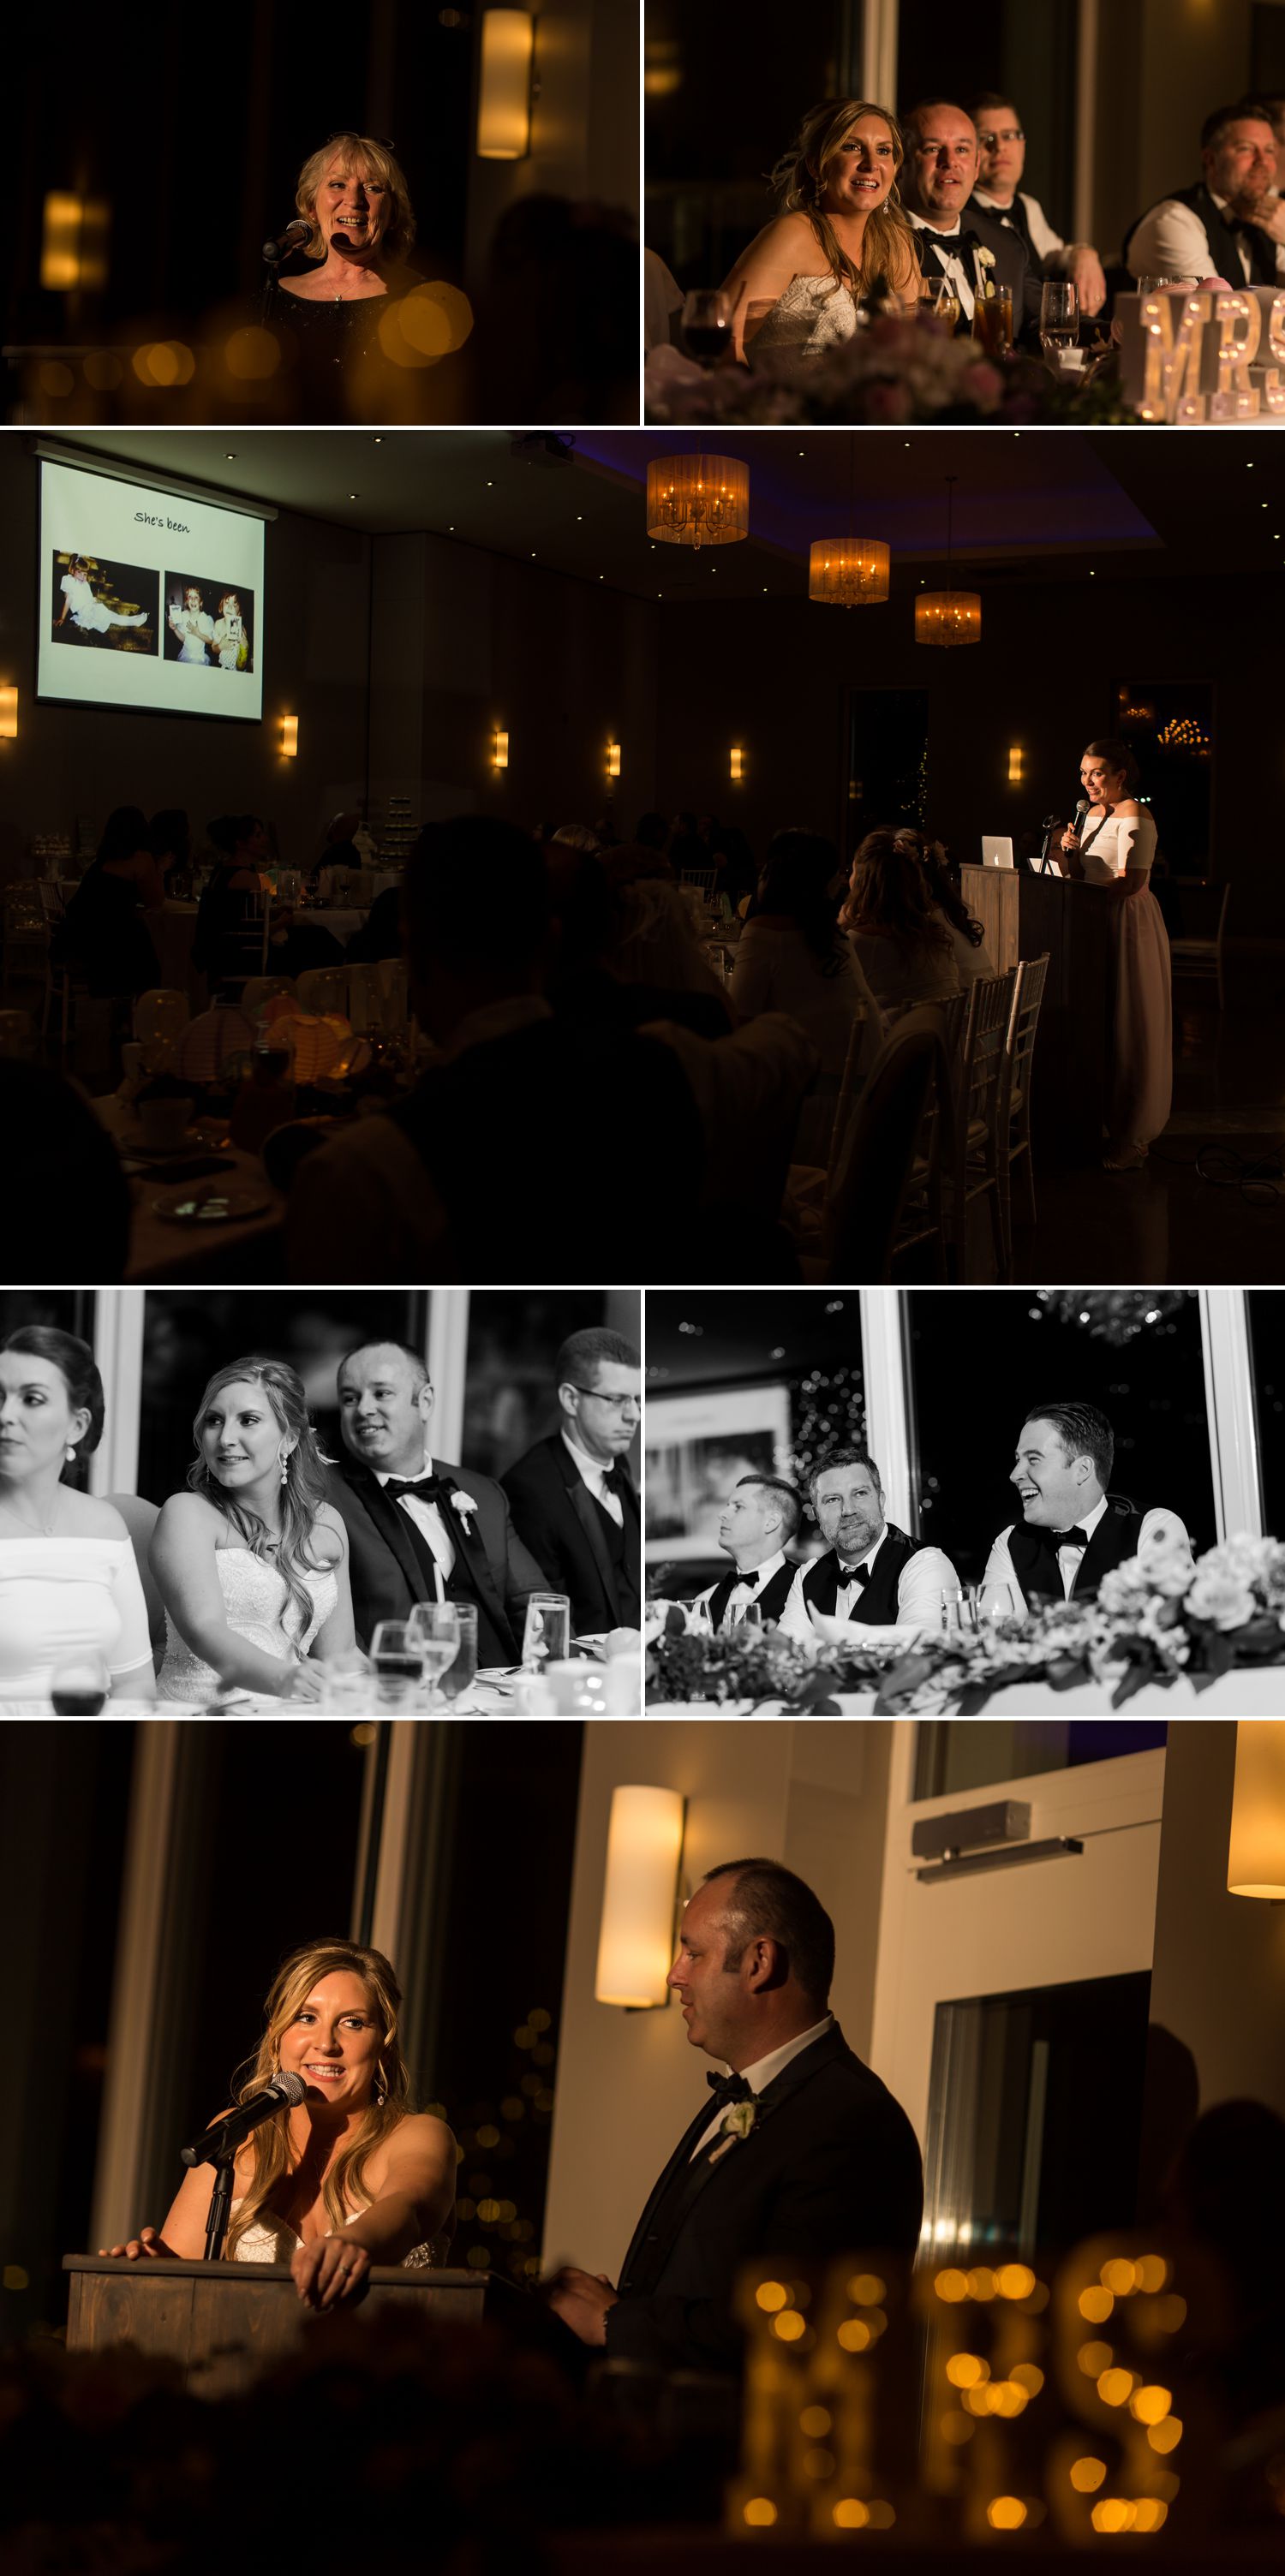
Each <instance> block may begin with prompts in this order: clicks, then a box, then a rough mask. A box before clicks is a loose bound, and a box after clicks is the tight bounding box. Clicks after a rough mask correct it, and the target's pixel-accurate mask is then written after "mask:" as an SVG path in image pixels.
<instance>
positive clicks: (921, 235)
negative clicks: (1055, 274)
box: [915, 197, 1044, 340]
mask: <svg viewBox="0 0 1285 2576" xmlns="http://www.w3.org/2000/svg"><path fill="white" fill-rule="evenodd" d="M959 221H960V230H961V232H965V233H975V234H976V236H977V239H978V240H979V242H981V243H983V244H984V246H985V248H986V249H987V250H989V251H993V252H994V254H995V265H994V267H993V269H992V270H991V272H990V274H991V277H992V279H993V281H994V283H995V285H996V286H1009V287H1011V288H1012V290H1013V337H1014V339H1015V340H1020V339H1022V338H1023V336H1024V335H1025V336H1027V338H1028V339H1029V338H1030V336H1031V335H1032V334H1033V335H1034V336H1035V337H1037V338H1038V334H1039V320H1040V288H1041V286H1042V285H1043V282H1044V281H1043V278H1042V277H1041V275H1040V273H1039V270H1038V269H1037V268H1035V267H1033V266H1032V264H1031V261H1030V260H1029V259H1028V257H1027V252H1026V244H1025V242H1024V241H1023V239H1022V236H1021V234H1020V233H1019V232H1018V231H1017V229H1016V227H1015V226H1014V225H1012V224H1002V223H1000V222H999V220H998V218H997V217H996V216H995V215H992V214H988V213H987V211H986V208H985V207H984V206H979V205H976V204H974V202H973V200H972V198H971V197H970V198H969V201H968V203H967V205H966V206H965V207H964V210H963V212H962V214H961V216H960V219H959ZM957 247H958V245H957V244H956V243H950V242H944V243H943V245H942V248H943V249H944V250H951V249H955V248H957ZM915 250H916V253H917V255H918V259H919V266H920V270H921V273H922V274H923V276H925V277H927V278H933V277H938V276H942V275H944V271H943V269H942V265H941V262H940V260H939V259H938V258H937V257H936V256H935V254H934V250H933V235H932V233H931V232H920V231H919V230H918V228H917V227H916V231H915ZM976 265H977V264H976V261H975V260H974V261H970V262H969V266H970V267H971V268H972V269H973V270H974V272H975V270H976ZM959 328H960V332H961V334H966V333H967V332H968V331H970V330H971V329H972V324H971V323H970V322H969V321H968V319H967V317H966V316H965V315H964V314H962V313H961V315H960V317H959Z"/></svg>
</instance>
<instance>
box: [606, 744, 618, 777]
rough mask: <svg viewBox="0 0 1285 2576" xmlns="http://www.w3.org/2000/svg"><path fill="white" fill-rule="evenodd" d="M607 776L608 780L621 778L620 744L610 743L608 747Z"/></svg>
mask: <svg viewBox="0 0 1285 2576" xmlns="http://www.w3.org/2000/svg"><path fill="white" fill-rule="evenodd" d="M607 776H608V778H619V776H620V745H619V743H618V742H609V743H608V745H607Z"/></svg>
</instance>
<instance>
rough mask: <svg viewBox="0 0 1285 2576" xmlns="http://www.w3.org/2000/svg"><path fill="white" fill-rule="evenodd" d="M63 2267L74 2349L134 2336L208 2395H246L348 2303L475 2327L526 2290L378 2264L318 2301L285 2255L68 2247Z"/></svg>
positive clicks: (477, 2275)
mask: <svg viewBox="0 0 1285 2576" xmlns="http://www.w3.org/2000/svg"><path fill="white" fill-rule="evenodd" d="M62 2268H63V2270H64V2272H66V2273H68V2274H69V2275H70V2300H69V2304H68V2312H67V2349H68V2351H69V2352H101V2351H103V2350H104V2348H105V2347H106V2346H107V2345H109V2344H120V2343H127V2344H130V2345H132V2346H133V2348H134V2350H135V2351H136V2352H146V2353H153V2354H155V2355H156V2356H157V2357H158V2358H159V2359H163V2360H167V2361H173V2362H177V2363H178V2364H179V2365H180V2367H181V2369H182V2372H183V2376H184V2380H185V2382H186V2384H187V2386H188V2387H189V2388H191V2389H192V2391H193V2393H194V2394H195V2395H196V2396H198V2397H235V2396H239V2395H240V2394H241V2393H242V2391H243V2390H245V2389H246V2388H249V2387H250V2386H252V2384H253V2382H254V2381H255V2380H256V2379H257V2378H258V2377H259V2376H260V2374H261V2373H262V2372H263V2371H265V2370H270V2369H271V2368H272V2367H273V2365H274V2364H275V2363H276V2362H278V2361H280V2360H282V2359H283V2358H284V2356H285V2355H286V2354H287V2353H291V2352H294V2351H297V2349H298V2347H299V2344H300V2342H301V2340H302V2338H303V2337H305V2336H307V2335H311V2334H316V2333H322V2334H324V2333H325V2330H326V2327H327V2325H328V2324H329V2322H330V2320H331V2318H332V2317H335V2316H338V2315H341V2314H343V2313H345V2312H346V2313H348V2314H349V2315H352V2314H359V2315H361V2316H367V2317H368V2316H390V2315H392V2316H396V2317H397V2318H399V2319H400V2318H405V2317H407V2316H413V2317H417V2318H418V2317H425V2318H431V2319H432V2320H433V2322H434V2324H439V2323H447V2324H450V2325H460V2326H472V2325H477V2324H479V2323H480V2321H481V2319H482V2317H483V2315H484V2314H488V2313H490V2314H493V2313H494V2310H495V2308H496V2307H497V2305H498V2304H499V2303H500V2302H501V2301H502V2300H505V2299H512V2298H515V2297H516V2296H517V2293H516V2292H515V2290H514V2289H513V2286H512V2284H511V2282H508V2281H505V2280H503V2279H498V2280H492V2279H491V2278H490V2276H489V2275H488V2274H487V2273H485V2272H433V2271H419V2270H415V2271H409V2272H408V2271H405V2270H404V2269H403V2268H402V2267H401V2266H400V2265H395V2264H374V2265H372V2267H371V2270H370V2272H369V2273H368V2274H367V2277H366V2287H365V2292H364V2295H363V2296H362V2297H360V2298H359V2299H358V2300H357V2301H356V2302H355V2303H354V2302H352V2301H345V2302H344V2303H343V2306H342V2308H327V2309H325V2310H317V2309H314V2308H306V2307H305V2306H304V2305H303V2303H302V2301H301V2300H300V2298H299V2296H298V2293H297V2291H296V2289H295V2286H294V2282H293V2281H292V2279H291V2277H290V2269H289V2265H288V2264H285V2263H181V2262H178V2261H175V2260H173V2259H171V2258H168V2257H166V2256H163V2255H158V2256H156V2257H154V2258H152V2259H150V2260H148V2259H144V2260H143V2261H141V2262H137V2263H131V2262H128V2261H127V2260H126V2259H125V2258H124V2257H123V2256H121V2257H119V2258H118V2259H117V2260H115V2261H113V2260H112V2258H111V2256H110V2255H105V2254H67V2255H65V2256H64V2257H63V2267H62Z"/></svg>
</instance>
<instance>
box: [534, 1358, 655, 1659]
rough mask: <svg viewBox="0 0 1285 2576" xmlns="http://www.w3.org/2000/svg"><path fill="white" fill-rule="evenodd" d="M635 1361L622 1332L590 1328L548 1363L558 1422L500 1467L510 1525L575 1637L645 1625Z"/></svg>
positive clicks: (638, 1381) (637, 1367)
mask: <svg viewBox="0 0 1285 2576" xmlns="http://www.w3.org/2000/svg"><path fill="white" fill-rule="evenodd" d="M641 1373H642V1360H641V1357H640V1355H639V1353H638V1352H637V1351H636V1350H635V1349H634V1346H633V1343H632V1342H627V1341H626V1340H625V1337H624V1335H623V1333H613V1332H609V1331H608V1330H607V1328H606V1327H605V1326H604V1325H598V1324H591V1325H587V1326H586V1327H585V1329H584V1330H583V1331H582V1332H579V1333H572V1334H571V1335H570V1336H569V1338H568V1339H567V1340H566V1341H565V1342H564V1343H563V1345H562V1348H561V1350H560V1351H559V1353H558V1356H557V1360H556V1361H555V1363H554V1374H555V1378H556V1382H557V1389H558V1411H559V1413H560V1415H561V1427H560V1429H559V1430H557V1431H553V1432H551V1433H550V1434H549V1436H548V1438H547V1439H545V1440H537V1442H536V1444H535V1447H534V1448H533V1449H528V1450H527V1452H526V1454H525V1456H524V1457H522V1458H519V1459H517V1460H516V1462H515V1464H514V1465H513V1466H512V1467H509V1468H507V1469H506V1471H505V1473H504V1475H503V1476H502V1477H501V1479H500V1482H501V1484H502V1485H503V1487H504V1490H505V1493H506V1494H507V1495H508V1498H509V1503H510V1506H511V1508H512V1512H513V1526H514V1528H515V1529H516V1531H517V1533H518V1536H519V1538H520V1539H522V1540H523V1542H524V1544H525V1545H526V1546H527V1547H529V1549H530V1551H531V1554H532V1555H533V1556H534V1557H536V1558H537V1559H538V1561H539V1563H540V1565H541V1566H542V1568H543V1571H544V1578H545V1581H546V1583H547V1584H548V1585H549V1587H550V1589H551V1590H552V1591H554V1592H565V1593H566V1595H567V1598H568V1600H569V1601H570V1603H571V1625H572V1627H573V1629H574V1630H575V1632H576V1634H577V1635H578V1636H591V1635H600V1634H602V1633H603V1632H604V1631H606V1630H608V1629H611V1628H637V1627H640V1626H641V1624H642V1523H641V1519H640V1516H639V1510H638V1494H637V1489H636V1487H635V1485H634V1480H633V1478H632V1476H631V1475H630V1473H629V1465H628V1453H629V1450H630V1447H631V1446H632V1443H633V1440H634V1436H635V1434H636V1432H637V1429H638V1424H639V1421H640V1419H641V1411H642V1391H641Z"/></svg>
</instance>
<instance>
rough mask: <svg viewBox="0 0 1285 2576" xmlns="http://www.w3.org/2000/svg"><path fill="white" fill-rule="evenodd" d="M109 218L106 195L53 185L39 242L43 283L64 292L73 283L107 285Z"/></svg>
mask: <svg viewBox="0 0 1285 2576" xmlns="http://www.w3.org/2000/svg"><path fill="white" fill-rule="evenodd" d="M110 221H111V210H110V207H109V206H108V203H107V200H106V198H105V197H81V196H78V195H77V194H76V193H75V192H74V190H72V189H70V188H51V189H50V190H49V191H48V193H47V195H46V197H45V213H44V229H43V233H42V235H41V243H40V283H41V285H42V286H51V287H53V288H54V289H55V291H56V292H58V293H61V294H64V295H65V294H68V293H69V292H70V290H71V289H72V287H74V286H105V285H106V283H107V233H108V227H109V224H110Z"/></svg>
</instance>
